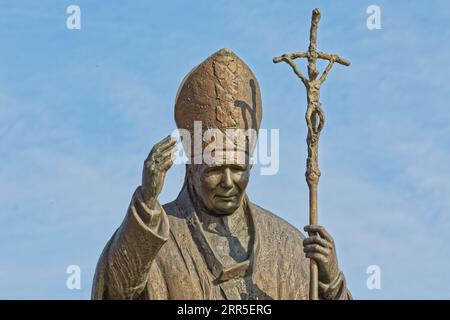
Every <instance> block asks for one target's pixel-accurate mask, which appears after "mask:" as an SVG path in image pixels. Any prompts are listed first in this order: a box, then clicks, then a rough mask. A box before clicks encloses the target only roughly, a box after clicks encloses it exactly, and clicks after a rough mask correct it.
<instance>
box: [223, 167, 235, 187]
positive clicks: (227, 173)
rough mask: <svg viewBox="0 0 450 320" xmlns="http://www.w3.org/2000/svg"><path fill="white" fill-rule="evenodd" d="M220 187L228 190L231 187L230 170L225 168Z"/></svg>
mask: <svg viewBox="0 0 450 320" xmlns="http://www.w3.org/2000/svg"><path fill="white" fill-rule="evenodd" d="M221 185H222V187H223V188H226V189H230V188H232V187H233V180H232V179H231V171H230V168H225V169H224V170H223V174H222V181H221Z"/></svg>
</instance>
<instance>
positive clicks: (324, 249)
mask: <svg viewBox="0 0 450 320" xmlns="http://www.w3.org/2000/svg"><path fill="white" fill-rule="evenodd" d="M304 230H305V231H306V232H308V234H309V237H308V238H306V239H305V240H303V251H304V252H305V254H306V257H307V258H311V259H313V260H314V261H316V262H317V265H318V269H319V281H320V282H322V283H324V284H329V283H331V282H332V281H333V280H334V279H336V277H337V276H338V275H339V266H338V260H337V256H336V247H335V245H334V240H333V238H332V237H331V236H330V234H329V233H328V232H327V230H326V229H325V228H324V227H322V226H319V225H308V226H306V227H305V228H304Z"/></svg>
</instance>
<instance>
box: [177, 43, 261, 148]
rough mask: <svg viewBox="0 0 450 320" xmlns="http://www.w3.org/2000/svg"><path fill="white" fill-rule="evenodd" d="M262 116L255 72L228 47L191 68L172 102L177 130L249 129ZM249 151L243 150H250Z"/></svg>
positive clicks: (255, 128) (259, 121)
mask: <svg viewBox="0 0 450 320" xmlns="http://www.w3.org/2000/svg"><path fill="white" fill-rule="evenodd" d="M261 118H262V104H261V93H260V89H259V85H258V81H257V80H256V77H255V75H254V74H253V72H252V71H251V70H250V68H249V67H248V66H247V64H246V63H245V62H244V61H243V60H242V59H241V58H239V57H238V56H237V55H236V54H235V53H234V52H233V51H231V50H230V49H226V48H224V49H221V50H219V51H217V52H216V53H214V54H212V55H211V56H209V57H208V58H207V59H206V60H205V61H203V62H202V63H201V64H199V65H198V66H196V67H195V68H193V69H192V70H191V71H190V72H189V73H188V74H187V75H186V76H185V78H184V79H183V81H182V82H181V85H180V87H179V89H178V92H177V96H176V101H175V122H176V124H177V127H178V128H179V129H186V130H188V131H189V132H191V133H192V132H193V131H194V122H195V121H201V125H202V130H203V131H205V130H207V129H211V128H214V129H220V130H221V131H225V130H227V129H243V130H248V129H253V130H255V132H256V133H257V132H258V130H259V127H260V123H261ZM251 151H252V150H247V152H249V153H251Z"/></svg>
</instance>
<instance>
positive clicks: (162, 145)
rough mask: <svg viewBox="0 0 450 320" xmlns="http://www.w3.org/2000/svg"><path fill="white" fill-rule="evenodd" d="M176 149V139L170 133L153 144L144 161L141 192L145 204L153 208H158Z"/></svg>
mask: <svg viewBox="0 0 450 320" xmlns="http://www.w3.org/2000/svg"><path fill="white" fill-rule="evenodd" d="M175 151H176V139H175V138H173V137H172V136H170V135H169V136H167V137H166V138H164V139H163V140H161V141H160V142H158V143H157V144H156V145H154V146H153V148H152V150H151V151H150V154H149V155H148V157H147V159H146V160H145V162H144V169H143V171H142V185H141V192H142V198H143V200H144V202H145V204H146V205H147V206H148V207H149V208H150V209H151V210H153V209H156V206H157V199H158V196H159V194H160V193H161V190H162V187H163V185H164V178H165V177H166V173H167V171H168V170H169V169H170V167H171V166H172V164H173V161H174V159H175Z"/></svg>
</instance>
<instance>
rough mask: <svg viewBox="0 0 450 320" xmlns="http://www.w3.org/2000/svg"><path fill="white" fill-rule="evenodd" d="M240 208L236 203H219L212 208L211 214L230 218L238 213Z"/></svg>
mask: <svg viewBox="0 0 450 320" xmlns="http://www.w3.org/2000/svg"><path fill="white" fill-rule="evenodd" d="M238 208H239V206H238V205H237V204H236V203H217V204H215V205H214V207H213V208H211V210H210V213H211V214H212V215H214V216H229V215H231V214H233V213H235V212H236V210H237V209H238Z"/></svg>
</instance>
